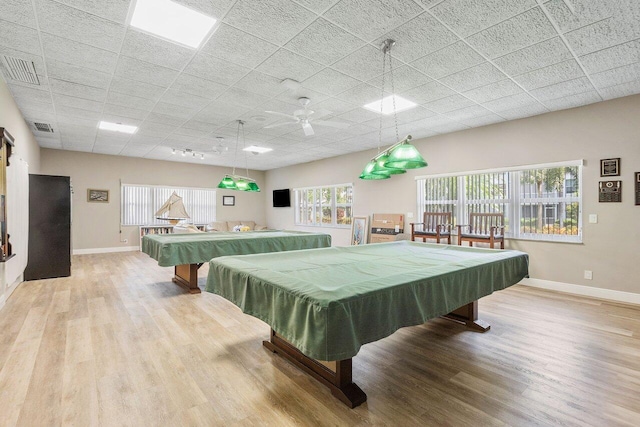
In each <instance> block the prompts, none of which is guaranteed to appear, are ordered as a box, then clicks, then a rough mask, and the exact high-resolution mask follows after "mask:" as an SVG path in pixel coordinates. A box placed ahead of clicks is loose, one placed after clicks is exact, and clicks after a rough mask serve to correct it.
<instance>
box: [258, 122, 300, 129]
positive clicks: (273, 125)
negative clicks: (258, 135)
mask: <svg viewBox="0 0 640 427" xmlns="http://www.w3.org/2000/svg"><path fill="white" fill-rule="evenodd" d="M297 124H298V122H281V123H274V124H272V125H269V126H265V127H263V129H271V128H277V127H279V126H284V125H297Z"/></svg>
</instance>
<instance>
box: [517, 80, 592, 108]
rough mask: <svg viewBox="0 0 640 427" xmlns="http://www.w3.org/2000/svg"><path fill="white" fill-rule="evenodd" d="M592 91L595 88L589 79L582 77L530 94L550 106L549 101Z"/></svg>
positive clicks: (533, 91) (536, 90)
mask: <svg viewBox="0 0 640 427" xmlns="http://www.w3.org/2000/svg"><path fill="white" fill-rule="evenodd" d="M592 91H595V88H594V87H593V85H592V84H591V82H590V81H589V79H588V78H586V77H581V78H578V79H574V80H569V81H566V82H560V83H556V84H553V85H550V86H545V87H542V88H539V89H535V90H532V91H531V92H529V93H530V94H531V95H533V96H534V97H536V98H537V99H538V100H540V101H541V102H542V103H543V104H545V105H549V104H548V102H547V101H549V100H551V99H557V98H562V97H568V96H572V95H577V94H580V93H584V92H592Z"/></svg>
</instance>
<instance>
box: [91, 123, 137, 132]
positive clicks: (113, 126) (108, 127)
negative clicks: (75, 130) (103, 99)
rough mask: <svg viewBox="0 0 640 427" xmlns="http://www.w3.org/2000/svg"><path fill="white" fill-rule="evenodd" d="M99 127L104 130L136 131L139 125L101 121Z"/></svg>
mask: <svg viewBox="0 0 640 427" xmlns="http://www.w3.org/2000/svg"><path fill="white" fill-rule="evenodd" d="M98 127H99V128H100V129H102V130H110V131H113V132H122V133H136V131H137V130H138V127H137V126H130V125H123V124H120V123H111V122H100V124H99V125H98Z"/></svg>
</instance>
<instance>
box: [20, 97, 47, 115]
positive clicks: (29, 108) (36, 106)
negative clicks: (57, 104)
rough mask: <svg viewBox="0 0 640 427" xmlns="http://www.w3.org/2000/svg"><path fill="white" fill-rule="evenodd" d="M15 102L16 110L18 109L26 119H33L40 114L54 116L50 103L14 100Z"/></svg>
mask: <svg viewBox="0 0 640 427" xmlns="http://www.w3.org/2000/svg"><path fill="white" fill-rule="evenodd" d="M15 101H16V104H18V108H19V109H20V111H22V112H23V114H24V115H25V116H27V117H29V116H31V117H33V116H37V115H41V114H52V115H54V114H55V111H54V109H53V104H52V103H48V104H46V103H45V104H43V103H40V102H29V101H25V100H23V99H18V98H16V99H15ZM54 118H55V115H54Z"/></svg>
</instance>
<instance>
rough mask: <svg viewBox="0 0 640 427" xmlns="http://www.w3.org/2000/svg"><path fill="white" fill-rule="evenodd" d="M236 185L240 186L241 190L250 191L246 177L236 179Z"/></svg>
mask: <svg viewBox="0 0 640 427" xmlns="http://www.w3.org/2000/svg"><path fill="white" fill-rule="evenodd" d="M236 186H237V187H238V190H240V191H248V190H249V183H248V182H247V181H245V180H244V179H238V180H237V181H236Z"/></svg>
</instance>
